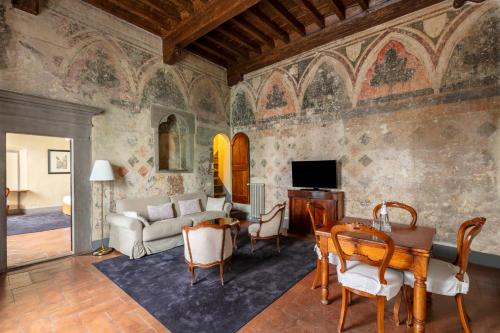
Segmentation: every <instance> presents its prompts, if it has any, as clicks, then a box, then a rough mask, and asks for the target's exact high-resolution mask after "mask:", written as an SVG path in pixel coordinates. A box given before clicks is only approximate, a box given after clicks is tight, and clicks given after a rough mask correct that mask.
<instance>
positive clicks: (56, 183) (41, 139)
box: [6, 133, 71, 209]
mask: <svg viewBox="0 0 500 333" xmlns="http://www.w3.org/2000/svg"><path fill="white" fill-rule="evenodd" d="M6 148H7V150H14V151H19V152H20V156H19V159H20V165H19V175H20V188H21V189H22V190H25V189H26V190H28V192H26V193H22V194H21V197H20V202H19V204H20V205H19V208H21V209H33V208H45V207H57V206H62V199H63V197H64V196H65V195H70V193H71V175H69V174H49V173H48V150H49V149H56V150H70V141H68V140H66V139H65V138H55V137H47V136H36V135H25V134H12V133H9V134H7V140H6ZM10 167H12V165H11V164H10V163H9V164H8V165H7V178H9V176H10V175H11V174H14V173H15V171H14V170H9V168H10ZM11 196H12V198H11V199H12V200H13V201H15V193H12V194H11ZM9 199H10V197H9ZM9 201H10V200H9Z"/></svg>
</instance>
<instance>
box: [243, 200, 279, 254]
mask: <svg viewBox="0 0 500 333" xmlns="http://www.w3.org/2000/svg"><path fill="white" fill-rule="evenodd" d="M285 207H286V202H283V203H280V204H277V205H276V206H274V207H273V208H272V209H271V210H270V211H269V212H268V213H265V214H262V215H261V216H260V219H259V223H253V224H251V225H249V226H248V234H249V235H250V244H251V246H252V252H253V251H254V249H255V243H256V241H257V240H258V239H276V248H277V249H278V252H280V234H281V226H282V224H283V218H284V217H285Z"/></svg>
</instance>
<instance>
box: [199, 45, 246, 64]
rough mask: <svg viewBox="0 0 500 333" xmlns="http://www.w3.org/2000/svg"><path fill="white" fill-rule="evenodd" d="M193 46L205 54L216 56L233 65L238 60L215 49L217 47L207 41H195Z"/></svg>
mask: <svg viewBox="0 0 500 333" xmlns="http://www.w3.org/2000/svg"><path fill="white" fill-rule="evenodd" d="M192 44H193V45H194V46H196V47H198V48H200V49H202V50H204V51H205V52H208V53H211V54H213V55H217V56H219V57H220V58H222V59H224V60H226V61H227V62H228V63H234V62H236V61H237V60H238V58H237V57H236V56H234V55H231V54H229V53H227V52H225V51H223V50H220V49H217V47H216V46H215V45H213V44H211V43H210V42H207V41H201V40H200V41H196V42H194V43H192Z"/></svg>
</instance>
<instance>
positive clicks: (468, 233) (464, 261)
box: [455, 217, 486, 281]
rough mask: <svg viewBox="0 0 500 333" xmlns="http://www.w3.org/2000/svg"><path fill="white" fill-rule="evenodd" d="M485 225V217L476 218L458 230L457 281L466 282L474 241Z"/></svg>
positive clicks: (463, 224)
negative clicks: (465, 276) (471, 246)
mask: <svg viewBox="0 0 500 333" xmlns="http://www.w3.org/2000/svg"><path fill="white" fill-rule="evenodd" d="M485 223H486V219H485V218H484V217H476V218H474V219H472V220H469V221H465V222H464V223H462V224H461V225H460V228H458V234H457V258H456V260H455V265H457V266H458V267H459V268H460V270H459V272H458V273H457V275H456V277H457V279H459V280H460V281H463V280H464V275H465V272H466V271H467V265H468V264H469V252H470V245H471V243H472V240H473V239H474V237H476V236H477V235H478V234H479V233H480V232H481V229H482V228H483V225H484V224H485Z"/></svg>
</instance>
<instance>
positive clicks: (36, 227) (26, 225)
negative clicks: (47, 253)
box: [7, 210, 71, 236]
mask: <svg viewBox="0 0 500 333" xmlns="http://www.w3.org/2000/svg"><path fill="white" fill-rule="evenodd" d="M69 227H71V216H68V215H65V214H63V213H62V212H61V211H60V210H57V211H53V212H47V213H39V214H28V215H15V216H8V217H7V236H12V235H20V234H28V233H31V232H40V231H47V230H54V229H61V228H69Z"/></svg>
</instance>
